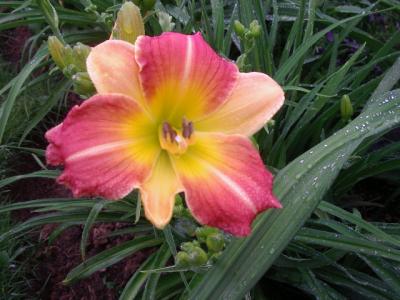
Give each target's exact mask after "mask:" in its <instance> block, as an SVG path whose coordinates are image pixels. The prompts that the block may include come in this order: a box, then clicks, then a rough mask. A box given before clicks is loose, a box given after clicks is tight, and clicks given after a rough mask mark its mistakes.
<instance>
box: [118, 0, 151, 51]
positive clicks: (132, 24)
mask: <svg viewBox="0 0 400 300" xmlns="http://www.w3.org/2000/svg"><path fill="white" fill-rule="evenodd" d="M139 35H144V23H143V19H142V15H141V14H140V9H139V7H137V6H136V5H135V4H133V3H132V2H125V3H124V4H123V5H122V6H121V9H120V10H119V12H118V16H117V20H116V21H115V24H114V28H113V32H112V35H111V38H112V39H116V40H124V41H127V42H129V43H132V44H134V43H135V41H136V38H137V37H138V36H139Z"/></svg>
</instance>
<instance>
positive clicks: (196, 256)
mask: <svg viewBox="0 0 400 300" xmlns="http://www.w3.org/2000/svg"><path fill="white" fill-rule="evenodd" d="M188 255H189V263H190V265H191V266H193V267H200V266H202V265H205V264H206V263H207V261H208V256H207V253H206V252H205V251H204V250H203V249H201V248H200V247H193V248H192V249H191V250H190V251H189V252H188Z"/></svg>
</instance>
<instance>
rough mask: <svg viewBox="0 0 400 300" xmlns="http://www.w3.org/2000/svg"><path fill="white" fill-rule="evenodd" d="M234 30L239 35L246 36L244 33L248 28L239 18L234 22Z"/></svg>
mask: <svg viewBox="0 0 400 300" xmlns="http://www.w3.org/2000/svg"><path fill="white" fill-rule="evenodd" d="M233 30H234V31H235V33H236V34H237V35H238V36H239V37H244V34H245V33H246V28H245V27H244V25H243V24H242V23H240V21H239V20H235V22H233Z"/></svg>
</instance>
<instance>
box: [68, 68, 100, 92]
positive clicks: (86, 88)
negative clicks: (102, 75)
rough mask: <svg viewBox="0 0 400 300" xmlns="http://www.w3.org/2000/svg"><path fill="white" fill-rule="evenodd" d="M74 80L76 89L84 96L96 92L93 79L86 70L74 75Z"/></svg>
mask: <svg viewBox="0 0 400 300" xmlns="http://www.w3.org/2000/svg"><path fill="white" fill-rule="evenodd" d="M72 82H73V85H74V91H75V92H76V93H78V94H79V95H82V96H85V97H86V96H91V95H92V94H94V93H95V91H96V89H95V88H94V85H93V83H92V81H91V80H90V77H89V74H88V73H86V72H78V73H76V74H74V75H73V76H72Z"/></svg>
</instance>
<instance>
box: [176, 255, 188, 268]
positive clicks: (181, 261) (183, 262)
mask: <svg viewBox="0 0 400 300" xmlns="http://www.w3.org/2000/svg"><path fill="white" fill-rule="evenodd" d="M175 265H177V266H178V267H189V266H190V258H189V254H187V253H186V252H184V251H179V252H178V253H177V254H176V256H175Z"/></svg>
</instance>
